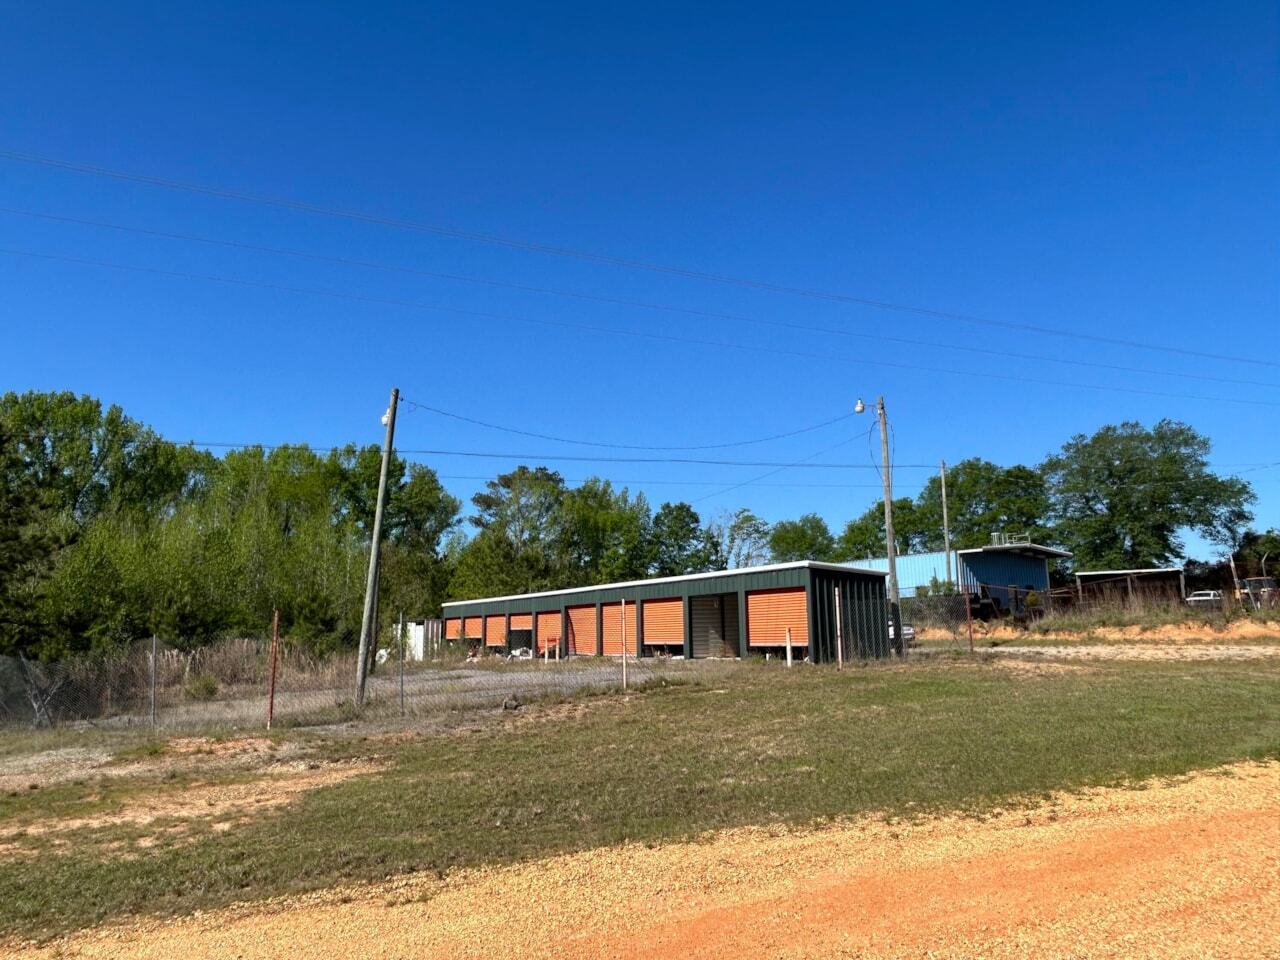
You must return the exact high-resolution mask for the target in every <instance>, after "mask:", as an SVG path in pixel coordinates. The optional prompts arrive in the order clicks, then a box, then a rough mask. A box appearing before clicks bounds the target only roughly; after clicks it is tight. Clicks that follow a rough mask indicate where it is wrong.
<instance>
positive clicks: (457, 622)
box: [444, 617, 462, 640]
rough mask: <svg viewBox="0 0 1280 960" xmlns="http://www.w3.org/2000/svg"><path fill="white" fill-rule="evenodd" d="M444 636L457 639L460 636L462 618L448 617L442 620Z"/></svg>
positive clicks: (448, 638)
mask: <svg viewBox="0 0 1280 960" xmlns="http://www.w3.org/2000/svg"><path fill="white" fill-rule="evenodd" d="M444 636H445V639H446V640H457V639H459V638H461V636H462V618H461V617H449V618H447V619H446V620H445V622H444Z"/></svg>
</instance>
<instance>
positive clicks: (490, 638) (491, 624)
mask: <svg viewBox="0 0 1280 960" xmlns="http://www.w3.org/2000/svg"><path fill="white" fill-rule="evenodd" d="M484 645H485V646H486V647H505V646H506V645H507V618H506V615H505V614H501V613H499V614H490V615H489V616H487V617H485V618H484Z"/></svg>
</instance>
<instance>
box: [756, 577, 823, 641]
mask: <svg viewBox="0 0 1280 960" xmlns="http://www.w3.org/2000/svg"><path fill="white" fill-rule="evenodd" d="M806 601H807V598H806V595H805V589H804V587H785V588H783V589H781V590H756V591H754V592H752V593H748V594H747V645H748V646H751V647H781V646H785V645H786V642H787V628H788V627H790V628H791V644H792V646H796V647H805V646H808V645H809V616H808V605H807V602H806Z"/></svg>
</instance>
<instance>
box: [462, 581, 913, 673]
mask: <svg viewBox="0 0 1280 960" xmlns="http://www.w3.org/2000/svg"><path fill="white" fill-rule="evenodd" d="M779 587H803V588H804V589H805V591H806V599H807V606H808V617H809V636H810V638H811V641H812V643H811V647H810V656H811V657H812V658H813V659H814V661H815V662H820V663H821V662H829V661H834V660H835V659H836V624H835V599H834V598H835V589H836V588H837V587H838V588H839V590H840V608H841V621H842V622H841V628H842V629H841V632H842V634H843V636H844V656H845V658H846V659H850V660H851V659H854V658H858V657H862V658H870V657H883V656H887V655H888V653H889V630H888V607H887V603H886V595H885V581H884V577H883V576H882V575H880V574H877V573H866V572H862V571H858V570H836V569H826V568H821V567H801V566H797V567H787V568H784V569H781V570H758V571H753V570H747V571H743V572H740V573H725V574H724V575H722V576H709V577H696V578H693V579H677V580H669V581H666V582H656V583H655V582H643V581H642V582H640V583H637V584H633V585H631V586H627V587H583V588H582V589H581V590H572V591H566V592H563V593H560V592H558V593H554V594H552V595H550V596H546V595H544V596H520V597H512V598H510V599H505V600H472V601H466V602H461V603H456V604H450V605H449V606H447V607H445V610H444V615H445V616H446V617H476V616H491V615H498V614H506V615H508V616H509V615H511V614H516V613H532V614H536V613H537V612H539V611H547V610H559V611H561V623H562V624H563V623H564V621H565V615H564V610H565V608H566V607H573V606H579V605H582V604H596V605H599V604H604V603H617V602H618V601H620V600H626V601H627V602H628V603H636V602H637V601H641V600H660V599H663V598H666V597H681V598H683V599H684V600H685V601H686V603H685V651H684V652H685V655H686V656H689V655H690V654H691V649H690V633H689V619H690V609H689V604H688V603H687V601H688V599H689V598H690V597H699V596H707V595H711V594H726V593H731V594H737V596H738V623H739V624H740V627H741V629H740V638H739V652H740V655H741V656H744V657H745V656H746V655H747V637H748V633H749V631H750V624H749V623H748V622H747V611H746V602H745V595H746V594H747V593H749V592H750V591H753V590H770V589H777V588H779ZM641 614H642V609H641V610H637V631H638V632H639V631H642V630H643V619H642V617H641ZM598 632H599V628H598V622H597V634H598ZM564 633H565V631H564V629H563V628H562V630H561V636H562V637H563V636H564ZM561 642H562V644H565V645H566V647H567V640H564V639H562V641H561ZM643 649H644V648H643V645H641V650H642V652H643ZM565 652H567V649H566V651H565Z"/></svg>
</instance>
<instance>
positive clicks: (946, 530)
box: [942, 460, 951, 584]
mask: <svg viewBox="0 0 1280 960" xmlns="http://www.w3.org/2000/svg"><path fill="white" fill-rule="evenodd" d="M942 549H943V550H944V551H945V553H946V557H947V583H948V584H950V583H951V523H950V521H949V520H948V518H947V461H945V460H943V461H942Z"/></svg>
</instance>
